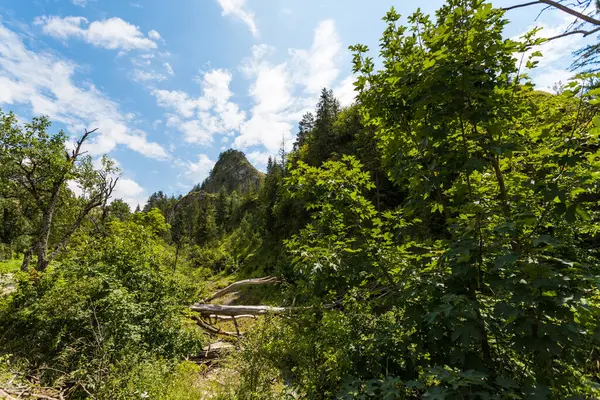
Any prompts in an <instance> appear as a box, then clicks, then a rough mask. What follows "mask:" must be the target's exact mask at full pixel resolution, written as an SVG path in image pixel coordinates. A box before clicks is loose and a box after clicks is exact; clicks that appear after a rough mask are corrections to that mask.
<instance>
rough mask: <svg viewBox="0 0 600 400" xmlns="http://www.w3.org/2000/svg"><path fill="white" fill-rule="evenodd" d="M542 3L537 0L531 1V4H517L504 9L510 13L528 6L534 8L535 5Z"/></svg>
mask: <svg viewBox="0 0 600 400" xmlns="http://www.w3.org/2000/svg"><path fill="white" fill-rule="evenodd" d="M541 3H542V2H541V1H539V0H537V1H530V2H529V3H523V4H515V5H514V6H510V7H504V8H502V9H503V10H504V11H510V10H514V9H516V8H521V7H528V6H533V5H535V4H541Z"/></svg>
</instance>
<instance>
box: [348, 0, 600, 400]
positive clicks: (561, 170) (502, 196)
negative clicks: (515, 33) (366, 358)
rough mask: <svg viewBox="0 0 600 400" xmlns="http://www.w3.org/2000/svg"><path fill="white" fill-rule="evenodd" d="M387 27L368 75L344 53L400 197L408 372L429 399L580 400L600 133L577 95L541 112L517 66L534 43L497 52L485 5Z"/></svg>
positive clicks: (495, 26) (497, 34) (499, 23)
mask: <svg viewBox="0 0 600 400" xmlns="http://www.w3.org/2000/svg"><path fill="white" fill-rule="evenodd" d="M399 18H400V16H399V15H398V14H397V13H396V12H395V11H394V10H392V11H390V12H389V13H388V14H387V15H386V17H385V21H386V22H387V24H388V27H387V29H386V30H385V32H384V35H383V38H382V41H381V48H382V51H381V56H382V61H383V68H382V69H381V70H380V71H377V72H375V71H374V64H373V61H372V60H371V59H370V58H368V57H365V54H364V53H365V51H366V50H367V49H366V48H365V47H364V46H361V45H358V46H354V47H353V49H354V51H355V52H356V55H355V71H356V72H358V73H360V74H361V75H360V76H359V78H358V81H357V82H358V88H359V90H360V91H361V93H360V101H361V104H362V105H363V109H362V112H363V117H364V119H365V121H366V123H367V125H372V126H374V127H375V128H376V130H377V140H378V142H379V145H380V147H381V149H382V151H383V155H384V160H385V162H386V166H387V167H388V168H389V171H390V176H391V178H392V179H393V180H394V181H395V182H396V183H397V184H398V185H400V186H402V187H405V188H407V190H408V193H407V196H406V199H405V202H404V204H403V207H402V216H403V218H402V220H403V223H402V224H403V225H404V226H406V228H408V229H400V230H399V231H398V232H396V235H397V236H398V237H399V238H402V240H401V241H400V244H399V246H398V249H397V252H398V253H400V254H402V256H403V263H402V264H401V266H399V269H398V270H397V277H396V278H395V279H397V280H398V281H397V282H398V284H400V283H401V284H402V287H403V288H405V289H404V290H406V291H404V290H402V291H401V292H400V293H405V294H406V295H407V297H403V295H402V294H401V295H400V297H402V298H403V299H404V301H406V302H407V303H406V305H405V307H408V309H413V310H418V314H409V313H407V314H405V316H404V318H403V319H404V322H403V323H402V325H403V328H404V329H405V330H406V331H409V332H414V334H411V335H410V340H409V342H410V343H412V344H413V346H416V348H417V349H418V348H420V350H417V351H416V353H415V354H413V355H412V356H411V357H413V359H414V360H417V365H419V366H420V368H425V369H429V371H430V372H429V373H428V374H430V375H429V376H431V377H433V378H434V379H435V380H437V381H438V382H440V383H439V384H437V385H435V386H433V387H429V388H428V389H427V393H429V394H430V395H433V394H439V395H446V396H449V395H452V396H455V395H456V396H458V395H461V394H460V393H462V392H463V391H462V389H460V384H459V383H458V382H461V381H462V382H464V384H465V385H466V386H468V387H471V388H472V387H473V386H475V387H477V388H478V390H484V391H488V392H494V391H498V390H502V391H505V392H512V393H515V394H516V395H517V396H527V395H532V396H534V395H535V396H546V395H547V394H549V393H552V396H554V397H556V398H562V397H566V396H568V395H574V394H581V393H587V394H588V395H591V393H593V392H594V390H595V389H593V387H594V386H593V384H591V382H590V381H589V379H591V375H589V374H590V373H592V371H591V370H590V369H587V368H585V367H583V368H582V367H581V366H582V365H585V361H584V360H585V359H586V357H588V356H589V354H590V352H592V353H593V352H594V350H593V349H594V347H595V346H596V345H595V344H594V343H596V340H597V339H592V338H593V337H596V336H595V335H597V330H596V328H592V326H591V325H589V324H588V322H587V321H588V318H589V317H590V316H591V315H598V314H597V313H598V308H597V307H596V306H591V304H592V303H593V301H592V298H593V297H594V296H595V295H596V294H592V293H597V292H595V289H593V284H592V282H591V281H590V280H588V279H586V278H584V277H585V276H594V275H597V273H598V271H597V267H596V266H597V265H598V263H597V261H595V255H594V254H595V252H594V251H592V252H590V251H591V247H590V243H593V242H595V239H593V238H594V236H595V233H592V234H591V235H590V233H591V232H595V231H596V224H597V219H596V215H595V214H594V212H595V211H593V210H594V206H593V203H594V201H593V200H591V198H590V197H586V196H582V193H592V192H595V191H596V190H597V189H596V185H597V181H596V179H597V178H594V175H595V174H594V172H593V171H594V170H596V169H597V160H598V158H597V157H598V154H597V148H595V147H594V146H592V147H590V146H589V145H588V144H586V143H589V141H590V140H594V139H593V137H594V135H595V133H594V132H595V131H596V128H595V127H594V126H593V125H592V116H593V115H594V113H595V111H594V109H593V107H594V106H592V105H591V104H590V103H589V102H588V101H587V100H586V96H588V95H590V93H589V92H588V91H586V86H585V85H586V84H577V83H573V84H572V85H570V87H569V90H567V91H565V92H564V94H563V95H561V96H559V97H552V98H551V100H550V103H554V107H557V106H558V107H559V108H558V110H560V111H558V110H556V108H553V109H552V111H550V112H547V111H546V109H545V107H546V106H548V105H549V103H548V102H547V101H540V99H539V97H538V98H536V94H535V93H532V91H531V89H530V88H531V85H530V84H529V83H527V81H525V82H523V81H522V79H523V74H522V71H519V70H518V69H517V63H516V62H515V61H516V60H515V59H514V58H513V54H514V53H515V52H519V51H524V50H525V48H526V47H527V46H529V45H530V44H531V42H528V41H527V40H529V38H530V36H529V37H526V38H525V39H526V42H524V43H517V42H514V41H512V40H506V39H503V38H502V31H503V28H504V26H505V25H506V23H507V21H506V20H505V19H503V11H501V10H497V9H493V8H492V7H491V5H489V4H487V3H484V2H483V1H479V0H451V1H449V2H448V4H447V5H445V6H443V7H442V8H441V9H440V10H439V11H438V12H437V14H436V19H435V22H432V21H431V20H430V19H429V18H428V17H427V16H425V15H423V14H421V13H420V12H417V13H415V14H414V15H412V16H411V17H410V18H409V22H410V23H411V27H403V26H398V24H397V21H398V20H399ZM528 66H534V63H528ZM586 92H587V94H586ZM555 110H556V111H558V113H560V114H562V116H561V118H560V120H557V117H558V113H555ZM566 171H570V172H569V173H566ZM592 197H593V196H592ZM578 210H579V211H578ZM590 296H592V297H590ZM583 298H587V299H588V300H586V301H584V302H583V303H582V302H580V301H579V300H575V299H583ZM408 309H407V310H408ZM575 342H576V343H577V345H575V346H573V345H572V344H573V343H575ZM407 345H408V344H407ZM586 354H587V355H586ZM469 371H473V372H469ZM425 376H426V375H422V377H421V379H424V380H426V379H425ZM584 377H585V378H584ZM474 379H475V380H474ZM477 380H479V382H480V383H476V381H477ZM469 390H471V389H469ZM463 395H464V394H463Z"/></svg>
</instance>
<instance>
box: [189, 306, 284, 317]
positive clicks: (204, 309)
mask: <svg viewBox="0 0 600 400" xmlns="http://www.w3.org/2000/svg"><path fill="white" fill-rule="evenodd" d="M190 308H191V310H192V311H195V312H198V313H200V314H203V315H213V314H215V315H229V316H235V315H261V314H268V313H273V314H283V313H285V312H287V311H290V310H291V309H290V308H286V307H270V306H221V305H217V304H194V305H193V306H192V307H190Z"/></svg>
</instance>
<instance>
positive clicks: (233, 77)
mask: <svg viewBox="0 0 600 400" xmlns="http://www.w3.org/2000/svg"><path fill="white" fill-rule="evenodd" d="M518 1H519V0H514V1H508V0H497V1H494V2H493V3H494V5H496V6H506V5H512V4H514V3H516V2H518ZM442 3H443V1H441V0H429V1H427V2H424V1H415V0H402V1H400V0H398V1H392V0H370V1H368V2H365V1H364V0H170V1H164V0H131V1H129V0H3V1H2V2H1V3H0V108H2V109H3V110H4V111H14V112H15V113H16V114H17V115H18V116H19V117H20V118H22V119H24V120H26V119H29V118H31V117H32V116H37V115H47V116H49V117H50V119H51V120H52V121H54V125H53V128H52V129H56V130H58V129H64V130H65V131H66V132H68V133H69V134H70V135H72V136H77V135H79V134H81V132H83V130H84V129H85V128H88V129H93V128H99V130H98V133H97V134H96V135H95V136H94V139H93V141H91V142H90V143H89V145H88V147H87V149H86V150H87V151H88V152H89V154H91V155H92V156H93V157H95V158H98V157H100V156H101V155H102V154H105V153H106V154H108V155H109V156H110V157H111V158H113V159H115V160H116V161H117V163H118V165H119V166H120V168H121V170H122V173H123V177H122V179H121V181H120V183H119V186H118V187H117V190H116V197H120V198H123V199H124V200H126V201H127V202H128V203H129V204H131V205H132V206H133V207H135V205H137V204H138V203H140V204H141V205H143V204H144V202H145V201H146V198H147V197H148V195H149V194H151V193H152V192H154V191H157V190H163V191H166V192H167V193H174V194H185V193H186V192H187V191H188V190H189V189H190V188H191V187H192V186H193V185H194V184H196V183H199V182H201V181H202V180H203V179H204V178H205V177H206V176H207V175H208V173H209V171H210V169H211V167H212V166H213V164H214V162H215V161H216V160H217V158H218V155H219V153H220V152H221V151H223V150H225V149H227V148H230V147H233V148H237V149H240V150H243V151H244V152H246V154H247V156H248V158H249V160H250V161H251V162H252V163H253V164H254V165H255V166H256V167H258V168H259V169H263V168H264V166H265V163H266V160H267V157H268V156H269V155H271V154H275V153H276V152H277V150H278V148H279V147H280V145H281V143H282V141H285V142H286V143H287V145H288V146H289V145H291V143H292V142H293V140H294V136H295V133H296V125H297V122H298V120H299V118H300V117H301V115H302V114H303V113H304V112H306V111H309V110H311V109H313V108H314V104H315V103H316V99H317V97H318V94H319V91H320V89H321V88H322V87H329V88H332V89H333V90H334V92H335V93H336V95H337V96H338V97H339V98H340V100H341V102H342V103H343V104H349V103H351V102H352V99H353V92H352V76H351V54H350V53H349V52H348V50H347V48H348V46H349V45H352V44H356V43H363V44H367V45H369V46H370V47H371V48H372V49H375V50H376V49H377V42H378V39H379V37H380V35H381V32H382V30H383V28H384V26H383V23H382V22H381V17H382V16H383V15H384V14H385V12H386V11H387V10H388V9H389V8H390V7H391V6H395V7H396V9H397V10H398V11H399V12H400V13H401V14H402V15H404V16H406V15H408V14H410V13H411V12H413V11H414V10H416V8H417V7H421V8H422V10H423V11H424V12H426V13H432V12H433V11H435V9H437V8H438V7H439V6H440V5H441V4H442ZM366 5H368V6H366ZM539 11H540V8H535V7H527V8H522V9H519V10H514V11H511V12H510V13H509V14H508V17H509V18H510V19H511V24H510V25H509V26H508V28H507V31H506V36H507V37H513V36H518V35H519V34H521V33H523V32H525V31H527V30H528V29H530V28H532V27H533V26H536V25H538V26H542V27H543V28H544V30H543V35H544V36H553V35H554V34H558V33H562V32H563V31H564V29H565V27H566V26H567V25H568V23H569V22H570V21H571V20H569V19H567V18H565V16H564V15H563V14H561V13H558V12H544V13H543V14H542V15H541V16H540V18H538V19H537V21H535V18H536V16H537V14H538V12H539ZM583 44H584V41H583V39H582V38H581V37H578V36H570V37H568V38H565V39H563V40H559V41H554V42H551V43H549V44H546V45H545V46H544V47H543V48H542V49H541V50H542V52H543V53H544V54H545V56H546V57H545V59H544V60H543V61H542V62H541V63H540V66H539V67H538V68H537V69H536V70H534V71H531V72H530V75H531V76H532V78H533V79H534V81H535V83H536V85H538V87H540V88H542V89H547V88H549V87H550V86H551V85H552V84H553V83H554V82H557V81H559V80H562V81H565V80H566V79H568V77H569V72H568V70H567V68H568V66H569V64H570V62H571V60H572V56H571V53H572V51H573V50H575V49H576V48H578V47H581V46H582V45H583Z"/></svg>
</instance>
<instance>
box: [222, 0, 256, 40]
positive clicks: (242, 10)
mask: <svg viewBox="0 0 600 400" xmlns="http://www.w3.org/2000/svg"><path fill="white" fill-rule="evenodd" d="M218 2H219V5H220V6H221V8H222V9H223V16H228V15H231V16H233V17H236V18H239V19H240V20H242V21H243V22H244V23H245V24H246V25H248V29H249V30H250V32H251V33H252V35H253V36H255V37H256V36H258V28H257V27H256V22H255V21H254V13H253V12H250V11H248V10H247V9H246V7H245V6H246V0H218Z"/></svg>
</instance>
